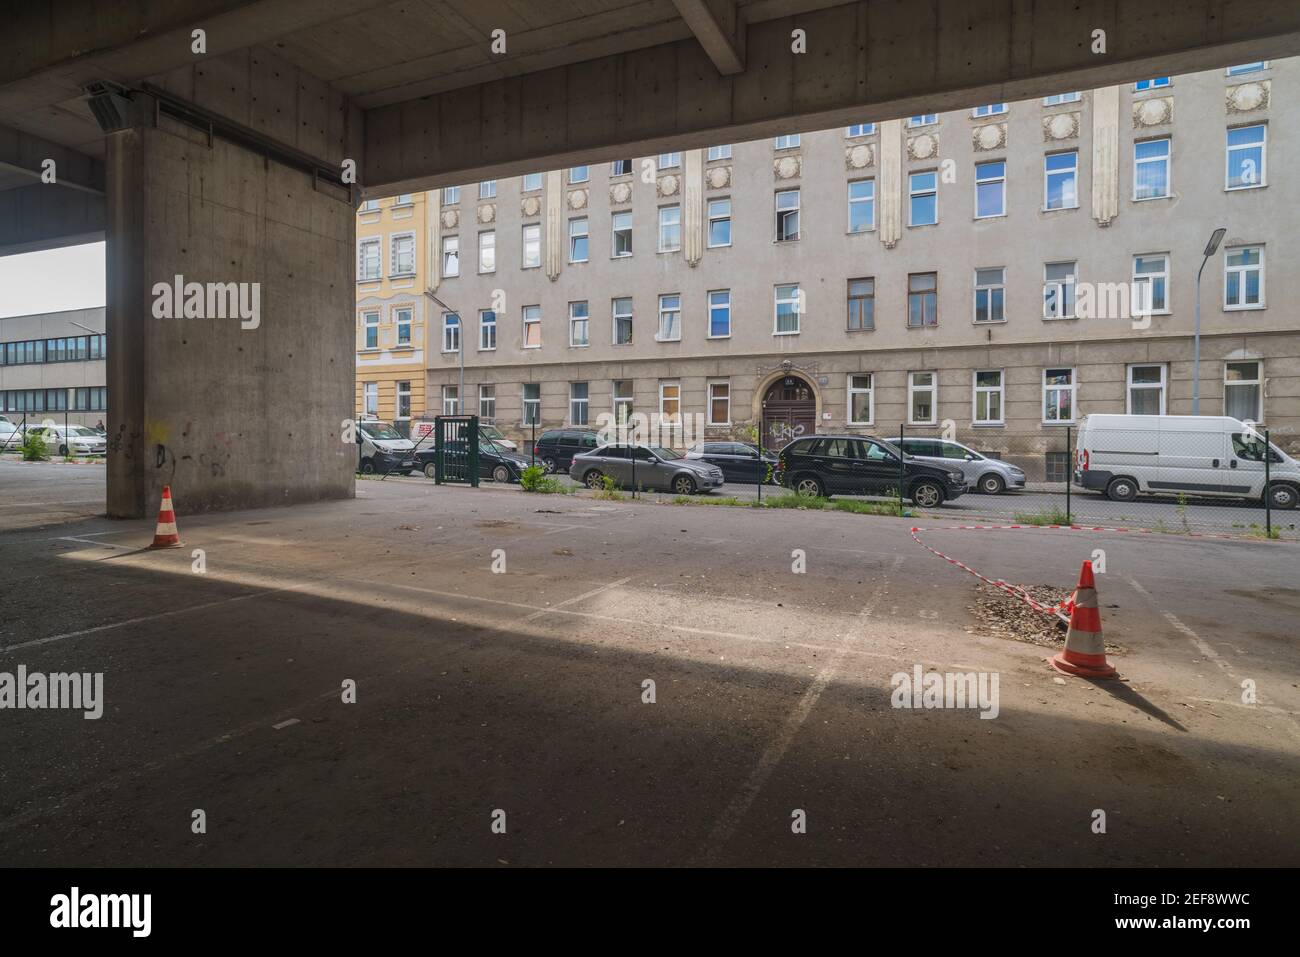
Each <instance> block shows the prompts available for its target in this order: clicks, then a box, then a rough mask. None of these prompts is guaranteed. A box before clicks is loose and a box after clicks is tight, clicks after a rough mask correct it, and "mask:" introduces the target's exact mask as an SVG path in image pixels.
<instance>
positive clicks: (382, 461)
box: [357, 419, 415, 475]
mask: <svg viewBox="0 0 1300 957" xmlns="http://www.w3.org/2000/svg"><path fill="white" fill-rule="evenodd" d="M414 449H415V445H414V443H412V442H411V440H410V439H408V438H406V437H405V436H404V435H402V433H400V432H398V431H397V430H396V429H395V428H393V427H392V426H391V425H389V424H388V423H387V422H380V421H379V420H378V419H362V420H361V421H360V422H358V423H357V471H359V472H360V473H361V474H362V475H373V474H374V473H375V472H381V473H384V474H392V473H400V474H406V475H410V474H411V473H412V472H414V471H415V456H414V454H413V450H414Z"/></svg>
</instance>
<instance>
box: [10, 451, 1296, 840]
mask: <svg viewBox="0 0 1300 957" xmlns="http://www.w3.org/2000/svg"><path fill="white" fill-rule="evenodd" d="M102 475H103V469H102V467H100V468H96V467H95V466H70V465H63V464H60V463H45V464H22V463H16V462H10V461H4V462H0V489H3V496H2V498H0V603H2V606H3V616H2V619H0V671H4V672H13V671H14V670H15V669H16V668H17V667H18V666H19V665H22V666H25V667H26V669H27V670H28V671H42V672H61V671H74V670H75V671H78V672H85V673H95V672H102V673H103V675H104V699H105V701H104V713H103V716H102V717H101V718H99V719H98V720H85V719H84V718H83V716H82V714H81V713H79V712H74V711H61V712H55V711H48V710H47V711H39V710H21V711H11V712H7V713H6V715H5V721H4V722H3V723H2V724H0V748H3V750H4V753H5V754H6V755H8V760H6V761H5V762H4V763H3V765H0V850H2V852H3V856H4V858H5V859H6V860H7V861H8V862H10V863H14V864H38V863H46V862H49V861H51V860H76V861H78V862H79V863H82V864H86V865H105V864H125V865H146V864H160V863H171V864H181V865H186V864H213V865H218V864H219V865H239V864H295V865H303V864H306V865H324V864H424V865H443V864H462V865H483V866H488V865H501V864H534V865H538V864H540V865H546V864H652V865H686V864H694V863H716V864H724V865H745V864H805V865H836V864H875V865H886V866H917V865H940V864H946V865H975V864H1001V865H1064V864H1079V865H1159V866H1179V865H1188V864H1204V865H1228V864H1236V865H1278V864H1290V863H1294V849H1295V847H1296V846H1297V842H1298V841H1300V823H1297V819H1296V816H1295V814H1294V784H1293V782H1294V781H1295V780H1296V776H1297V772H1298V771H1300V760H1298V758H1300V720H1298V716H1300V691H1298V690H1297V683H1298V682H1300V649H1297V647H1296V644H1295V642H1294V640H1293V637H1294V635H1295V633H1296V619H1297V615H1300V588H1297V587H1296V582H1295V574H1294V564H1295V554H1294V552H1295V549H1296V547H1297V546H1296V545H1294V544H1292V543H1290V542H1286V541H1283V542H1263V541H1244V540H1243V541H1221V540H1216V539H1191V538H1187V537H1184V536H1177V535H1169V536H1132V535H1127V534H1123V533H1112V532H1085V531H1063V530H1051V529H1025V530H1016V531H997V530H985V531H956V530H955V531H944V530H942V526H943V525H946V524H959V523H960V524H964V523H965V521H966V519H967V517H969V516H976V515H985V514H1005V513H1002V512H997V513H992V512H986V511H984V510H985V509H986V508H988V507H989V504H990V500H988V499H987V498H986V497H983V496H968V497H965V498H963V499H961V500H960V501H959V502H958V503H956V504H957V506H958V508H955V509H942V510H941V515H940V518H942V519H943V520H944V521H927V522H926V523H925V524H926V526H927V527H933V528H934V529H935V530H934V531H930V532H927V533H926V536H925V539H926V541H927V543H928V544H931V545H933V546H934V547H936V548H939V549H941V550H943V551H945V552H947V553H951V554H953V555H955V556H957V557H959V558H960V559H961V560H962V561H964V562H966V563H968V564H970V565H971V566H972V567H973V568H975V569H977V570H979V571H980V572H981V573H982V574H985V575H988V576H991V577H998V578H1005V579H1006V580H1007V581H1010V582H1015V583H1020V584H1025V585H1039V584H1041V585H1051V586H1054V587H1056V588H1059V589H1061V590H1063V591H1066V592H1068V591H1069V590H1070V589H1072V588H1073V586H1074V582H1075V580H1076V579H1077V576H1078V573H1079V566H1080V564H1081V562H1082V561H1084V560H1086V559H1089V558H1090V557H1095V556H1094V551H1095V550H1096V549H1102V550H1104V552H1105V567H1106V570H1105V572H1104V573H1103V574H1099V575H1098V591H1099V601H1100V607H1101V615H1102V619H1103V623H1104V628H1105V634H1106V639H1107V641H1108V642H1111V643H1113V644H1114V645H1115V646H1116V647H1117V650H1116V651H1115V652H1114V653H1112V656H1111V661H1112V663H1114V664H1115V665H1116V667H1117V668H1118V669H1119V671H1120V673H1121V675H1122V676H1123V678H1124V680H1123V681H1116V682H1089V681H1084V680H1081V679H1077V678H1068V679H1067V678H1065V677H1062V676H1061V675H1059V674H1057V673H1056V672H1055V671H1053V670H1052V669H1051V668H1050V667H1048V666H1047V664H1046V663H1045V662H1044V658H1045V657H1046V656H1047V655H1048V654H1050V651H1048V650H1047V649H1044V648H1043V647H1040V646H1037V645H1034V644H1029V643H1024V642H1020V641H1011V640H1006V639H1004V638H1001V637H994V636H992V635H990V634H987V633H985V632H984V630H983V629H982V628H981V625H980V622H979V621H978V619H977V618H976V617H975V616H974V615H973V613H972V605H973V602H974V599H975V597H976V595H977V594H980V593H981V591H980V590H981V589H987V586H985V585H983V584H981V583H980V582H978V581H977V580H976V579H975V578H974V577H972V576H971V575H968V574H966V573H965V572H963V571H961V570H960V569H957V568H954V567H953V566H951V565H949V564H946V563H945V562H943V561H941V560H939V559H937V558H935V557H934V556H933V555H931V554H930V553H929V552H927V551H926V550H924V549H923V548H920V547H918V546H917V545H916V544H915V543H914V542H912V541H911V539H910V536H909V529H910V527H911V525H912V524H913V523H912V522H910V521H909V520H906V519H902V520H900V519H892V518H883V517H876V516H859V515H846V514H843V513H820V512H805V511H785V510H772V511H764V512H755V511H753V510H749V509H732V508H701V507H690V506H674V505H672V504H668V503H664V504H656V503H653V502H646V501H637V502H631V501H603V500H596V499H593V498H590V497H580V496H569V495H528V494H524V493H522V492H520V491H519V490H518V489H517V488H515V487H510V488H504V487H493V486H492V484H491V483H485V485H484V486H483V487H482V488H480V489H469V488H458V487H451V486H436V485H434V484H433V483H432V482H429V481H427V480H419V479H410V480H406V479H397V480H389V481H385V482H380V481H359V482H358V483H357V497H356V499H354V500H342V501H335V502H320V503H316V504H310V505H302V506H298V507H295V508H292V509H267V510H254V511H237V512H228V513H219V514H208V515H188V514H186V511H185V502H184V497H183V494H181V493H180V492H177V503H176V504H177V510H178V515H179V518H178V524H179V530H180V534H181V538H182V540H183V542H184V547H183V548H180V549H175V550H164V551H153V552H150V551H146V550H143V547H144V546H146V545H147V544H148V543H149V541H150V539H151V536H152V534H153V523H152V521H149V522H143V521H110V520H107V519H104V518H102V517H99V515H100V513H101V511H102V505H99V504H96V503H97V501H102V498H100V496H102V488H103V484H102V483H103V478H102ZM729 491H730V490H724V491H723V493H721V494H724V495H725V494H728V492H729ZM747 493H748V494H752V493H753V488H752V487H749V488H748V489H747ZM742 494H743V493H742ZM968 499H969V502H970V505H969V506H967V502H968ZM1033 499H1034V496H1033V495H1030V494H1025V495H1020V496H1015V497H1007V498H1006V499H1005V502H1006V503H1007V504H1006V507H1007V508H1014V509H1016V510H1022V509H1026V508H1030V507H1031V506H1028V505H1026V503H1027V502H1030V501H1032V500H1033ZM1003 501H1004V500H1003V499H998V500H995V501H994V502H993V503H992V504H996V505H998V506H999V507H1001V506H1002V502H1003ZM1131 508H1132V507H1131V506H1130V509H1131ZM1129 514H1132V513H1131V512H1130V513H1129ZM950 517H951V518H953V519H957V521H955V522H950V521H948V519H949V518H950ZM1107 521H1109V519H1107ZM196 550H201V551H200V552H199V553H198V554H201V561H200V559H199V557H197V554H196ZM796 552H802V553H803V564H804V570H803V571H801V572H796V571H794V567H795V565H796V563H797V562H798V561H799V558H798V555H796ZM199 565H201V566H202V568H201V570H199V568H198V567H197V566H199ZM494 569H495V570H494ZM916 666H920V667H921V668H923V669H926V670H931V669H933V670H936V671H939V672H978V673H982V674H983V673H987V674H993V675H998V676H999V677H1000V682H999V686H1000V692H1001V700H1000V703H999V707H998V711H997V715H996V717H994V718H992V719H991V720H984V719H982V718H981V717H980V714H979V712H978V711H974V710H971V709H966V710H953V709H935V710H916V709H911V710H908V709H900V708H896V707H891V678H892V676H893V675H895V674H897V673H905V674H911V673H912V672H913V669H914V668H915V667H916ZM647 681H650V682H653V685H652V686H651V685H647V684H646V682H647ZM348 682H355V703H345V701H344V698H345V697H346V688H347V683H348ZM1243 682H1248V683H1252V685H1251V686H1252V687H1253V688H1255V689H1257V695H1258V696H1257V699H1255V701H1254V703H1247V702H1245V701H1243ZM196 810H202V811H203V812H204V815H205V818H206V831H205V832H204V833H195V832H194V831H193V829H192V821H193V815H194V812H195V811H196ZM1098 810H1100V811H1102V812H1104V819H1105V826H1104V833H1098V832H1097V831H1096V825H1095V821H1096V820H1097V817H1096V812H1097V811H1098ZM800 811H801V812H803V814H804V815H805V819H806V833H795V832H794V831H793V830H792V826H791V821H792V817H793V816H794V815H796V814H797V812H800ZM497 812H502V813H501V814H500V815H499V820H501V821H502V822H504V823H503V827H504V833H497V832H495V831H494V829H493V825H494V822H495V821H497V820H498V815H497Z"/></svg>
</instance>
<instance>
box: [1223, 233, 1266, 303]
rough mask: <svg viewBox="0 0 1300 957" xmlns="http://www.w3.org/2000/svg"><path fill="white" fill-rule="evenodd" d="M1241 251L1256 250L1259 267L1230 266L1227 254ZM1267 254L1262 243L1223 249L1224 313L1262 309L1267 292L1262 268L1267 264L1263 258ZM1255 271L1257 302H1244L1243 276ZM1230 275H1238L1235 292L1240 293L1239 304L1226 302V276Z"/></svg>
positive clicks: (1244, 282) (1244, 286)
mask: <svg viewBox="0 0 1300 957" xmlns="http://www.w3.org/2000/svg"><path fill="white" fill-rule="evenodd" d="M1243 249H1257V250H1259V265H1258V266H1233V265H1231V262H1230V257H1229V254H1230V253H1233V252H1238V251H1240V250H1243ZM1267 253H1268V250H1267V249H1265V248H1264V244H1263V243H1257V244H1252V243H1247V244H1245V245H1242V246H1228V247H1227V248H1225V249H1224V250H1223V309H1224V311H1225V312H1243V311H1249V310H1252V309H1263V308H1264V306H1265V303H1266V301H1267V300H1266V299H1265V292H1266V290H1267V287H1266V286H1265V284H1264V280H1265V270H1264V267H1265V265H1266V262H1267V260H1266V258H1265V257H1266V255H1267ZM1256 270H1258V271H1259V302H1257V303H1255V302H1246V301H1245V296H1246V281H1245V275H1246V273H1248V272H1253V271H1256ZM1232 273H1237V274H1238V277H1239V278H1238V280H1237V291H1238V292H1239V293H1240V295H1241V301H1240V302H1237V303H1230V302H1228V276H1229V275H1230V274H1232Z"/></svg>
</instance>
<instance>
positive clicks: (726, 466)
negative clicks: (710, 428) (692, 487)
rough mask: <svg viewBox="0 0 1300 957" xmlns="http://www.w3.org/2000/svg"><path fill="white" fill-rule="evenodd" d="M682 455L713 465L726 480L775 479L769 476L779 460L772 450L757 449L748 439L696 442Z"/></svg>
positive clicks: (754, 480)
mask: <svg viewBox="0 0 1300 957" xmlns="http://www.w3.org/2000/svg"><path fill="white" fill-rule="evenodd" d="M686 457H687V458H688V459H698V460H699V461H701V462H707V463H709V464H710V465H716V466H717V467H718V468H720V469H722V476H723V478H725V479H726V480H727V481H728V482H750V483H753V484H757V483H759V482H775V481H776V480H775V478H770V477H769V475H770V473H774V472H775V471H776V466H777V462H778V461H779V460H778V459H777V456H776V453H775V452H766V451H760V450H759V448H758V446H756V445H750V444H749V443H748V442H697V443H695V445H693V446H691V448H690V449H688V450H687V452H686ZM760 459H761V462H760Z"/></svg>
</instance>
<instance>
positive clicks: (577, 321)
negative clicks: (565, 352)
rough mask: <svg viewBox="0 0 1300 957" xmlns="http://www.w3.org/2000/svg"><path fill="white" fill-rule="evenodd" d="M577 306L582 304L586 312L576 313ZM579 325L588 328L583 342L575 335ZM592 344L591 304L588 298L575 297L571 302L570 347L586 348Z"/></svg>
mask: <svg viewBox="0 0 1300 957" xmlns="http://www.w3.org/2000/svg"><path fill="white" fill-rule="evenodd" d="M575 306H581V307H582V308H583V309H584V310H585V314H584V315H581V316H578V315H574V312H575V309H574V307H575ZM579 325H582V326H583V328H585V329H586V330H587V334H586V336H585V338H584V339H583V341H581V342H579V341H578V340H577V339H576V337H575V336H574V333H575V332H576V331H577V329H578V327H579ZM590 345H591V304H590V303H588V302H587V300H585V299H574V300H573V301H572V302H570V303H569V348H571V349H586V348H588V347H589V346H590Z"/></svg>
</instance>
